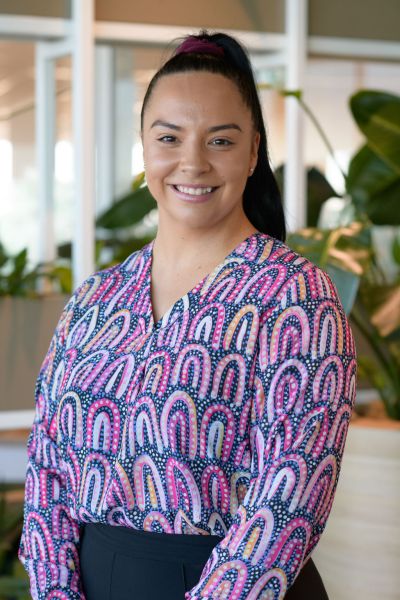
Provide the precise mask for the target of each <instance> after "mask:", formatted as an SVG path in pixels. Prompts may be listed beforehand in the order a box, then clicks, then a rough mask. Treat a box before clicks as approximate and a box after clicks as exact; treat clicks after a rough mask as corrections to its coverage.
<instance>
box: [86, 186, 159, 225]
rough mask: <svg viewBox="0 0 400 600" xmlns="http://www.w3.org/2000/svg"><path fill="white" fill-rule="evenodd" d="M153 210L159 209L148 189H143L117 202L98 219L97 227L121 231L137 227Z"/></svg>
mask: <svg viewBox="0 0 400 600" xmlns="http://www.w3.org/2000/svg"><path fill="white" fill-rule="evenodd" d="M153 208H157V203H156V201H155V200H154V198H153V197H152V195H151V194H150V192H149V189H148V188H147V187H141V188H139V189H136V190H134V191H132V192H131V193H129V194H127V195H126V196H124V197H123V198H121V199H120V200H117V202H116V203H115V204H113V206H111V207H110V208H109V209H108V210H106V211H105V212H104V213H103V214H101V215H100V216H99V217H98V218H97V221H96V225H97V227H104V228H105V229H120V228H123V227H128V226H130V225H135V224H136V223H139V222H140V221H141V220H142V219H143V217H144V216H145V215H147V213H149V212H150V211H151V210H152V209H153Z"/></svg>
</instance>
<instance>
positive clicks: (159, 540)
mask: <svg viewBox="0 0 400 600" xmlns="http://www.w3.org/2000/svg"><path fill="white" fill-rule="evenodd" d="M83 528H84V534H83V535H84V540H85V544H86V545H93V549H95V550H96V552H99V551H100V550H101V549H102V548H104V550H107V551H110V550H113V551H115V552H121V553H123V554H128V555H130V556H138V557H141V558H150V559H151V558H154V559H160V560H168V561H172V562H175V561H180V562H188V563H196V562H197V563H204V562H206V561H207V560H208V558H209V556H210V554H211V551H212V549H213V548H214V546H216V545H217V544H218V543H219V542H220V541H221V540H222V539H223V538H221V537H219V536H217V535H196V534H180V533H157V532H155V531H143V530H139V529H133V528H131V527H125V526H122V525H107V524H105V523H85V524H84V525H83Z"/></svg>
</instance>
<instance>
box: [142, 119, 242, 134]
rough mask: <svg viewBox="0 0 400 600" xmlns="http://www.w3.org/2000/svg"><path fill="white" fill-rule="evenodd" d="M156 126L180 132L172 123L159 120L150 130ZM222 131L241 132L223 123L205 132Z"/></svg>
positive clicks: (234, 126)
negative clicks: (232, 130) (233, 130)
mask: <svg viewBox="0 0 400 600" xmlns="http://www.w3.org/2000/svg"><path fill="white" fill-rule="evenodd" d="M157 126H158V127H167V128H168V129H173V130H174V131H182V127H179V125H174V123H167V122H166V121H161V120H160V119H157V120H156V121H154V123H153V124H152V125H151V127H150V129H151V128H152V127H157ZM224 129H237V130H238V131H242V129H241V128H240V127H239V125H237V124H236V123H224V124H223V125H214V126H213V127H209V128H208V130H207V131H209V132H210V133H215V132H216V131H222V130H224Z"/></svg>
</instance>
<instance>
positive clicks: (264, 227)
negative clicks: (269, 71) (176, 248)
mask: <svg viewBox="0 0 400 600" xmlns="http://www.w3.org/2000/svg"><path fill="white" fill-rule="evenodd" d="M188 37H190V38H191V39H193V38H197V39H198V40H206V41H208V42H212V43H214V44H217V46H219V47H220V48H222V49H223V51H224V52H223V55H222V56H221V55H219V54H217V53H215V54H212V53H211V51H210V53H207V52H205V51H202V52H196V51H190V52H186V51H185V52H182V53H177V54H174V55H173V56H172V57H171V58H170V59H169V60H167V62H165V63H164V65H163V66H162V67H161V68H160V69H159V70H158V71H157V72H156V74H155V75H154V76H153V78H152V80H151V81H150V84H149V86H148V88H147V91H146V94H145V97H144V100H143V106H142V112H141V126H142V128H143V116H144V112H145V109H146V105H147V103H148V101H149V98H150V96H151V93H152V91H153V89H154V86H155V85H156V83H157V81H158V80H159V79H161V77H164V76H165V75H171V74H174V73H184V72H187V71H209V72H210V73H218V74H220V75H224V76H225V77H227V78H228V79H230V80H232V81H233V82H234V83H235V84H236V85H237V87H238V90H239V92H240V94H241V96H242V98H243V100H244V102H245V104H246V105H247V106H248V107H249V108H250V110H251V114H252V118H253V123H254V127H255V129H256V131H258V132H259V133H260V145H259V150H258V160H257V165H256V167H255V169H254V172H253V174H252V176H251V177H249V178H248V179H247V183H246V187H245V189H244V192H243V210H244V212H245V214H246V216H247V218H248V219H249V221H250V222H251V223H252V225H253V226H254V227H255V228H256V229H258V231H261V232H263V233H267V234H269V235H271V236H273V237H275V238H277V239H279V240H282V241H285V237H286V227H285V217H284V213H283V207H282V200H281V194H280V191H279V188H278V184H277V182H276V179H275V176H274V174H273V171H272V169H271V165H270V163H269V157H268V148H267V136H266V132H265V124H264V119H263V115H262V109H261V104H260V99H259V97H258V93H257V87H256V83H255V79H254V74H253V70H252V68H251V64H250V60H249V58H248V55H247V52H246V50H245V49H244V48H243V47H242V45H241V44H240V43H239V42H238V41H237V40H235V39H234V38H233V37H231V36H229V35H227V34H225V33H214V34H209V33H208V32H207V31H205V30H203V31H201V32H200V34H199V35H197V36H188ZM187 39H188V38H185V40H187ZM183 43H184V42H183ZM178 50H179V48H178V49H177V50H176V52H178Z"/></svg>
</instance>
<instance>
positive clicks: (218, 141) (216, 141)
mask: <svg viewBox="0 0 400 600" xmlns="http://www.w3.org/2000/svg"><path fill="white" fill-rule="evenodd" d="M211 144H212V145H214V146H232V145H233V142H231V141H230V140H227V139H226V138H215V139H213V140H211Z"/></svg>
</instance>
